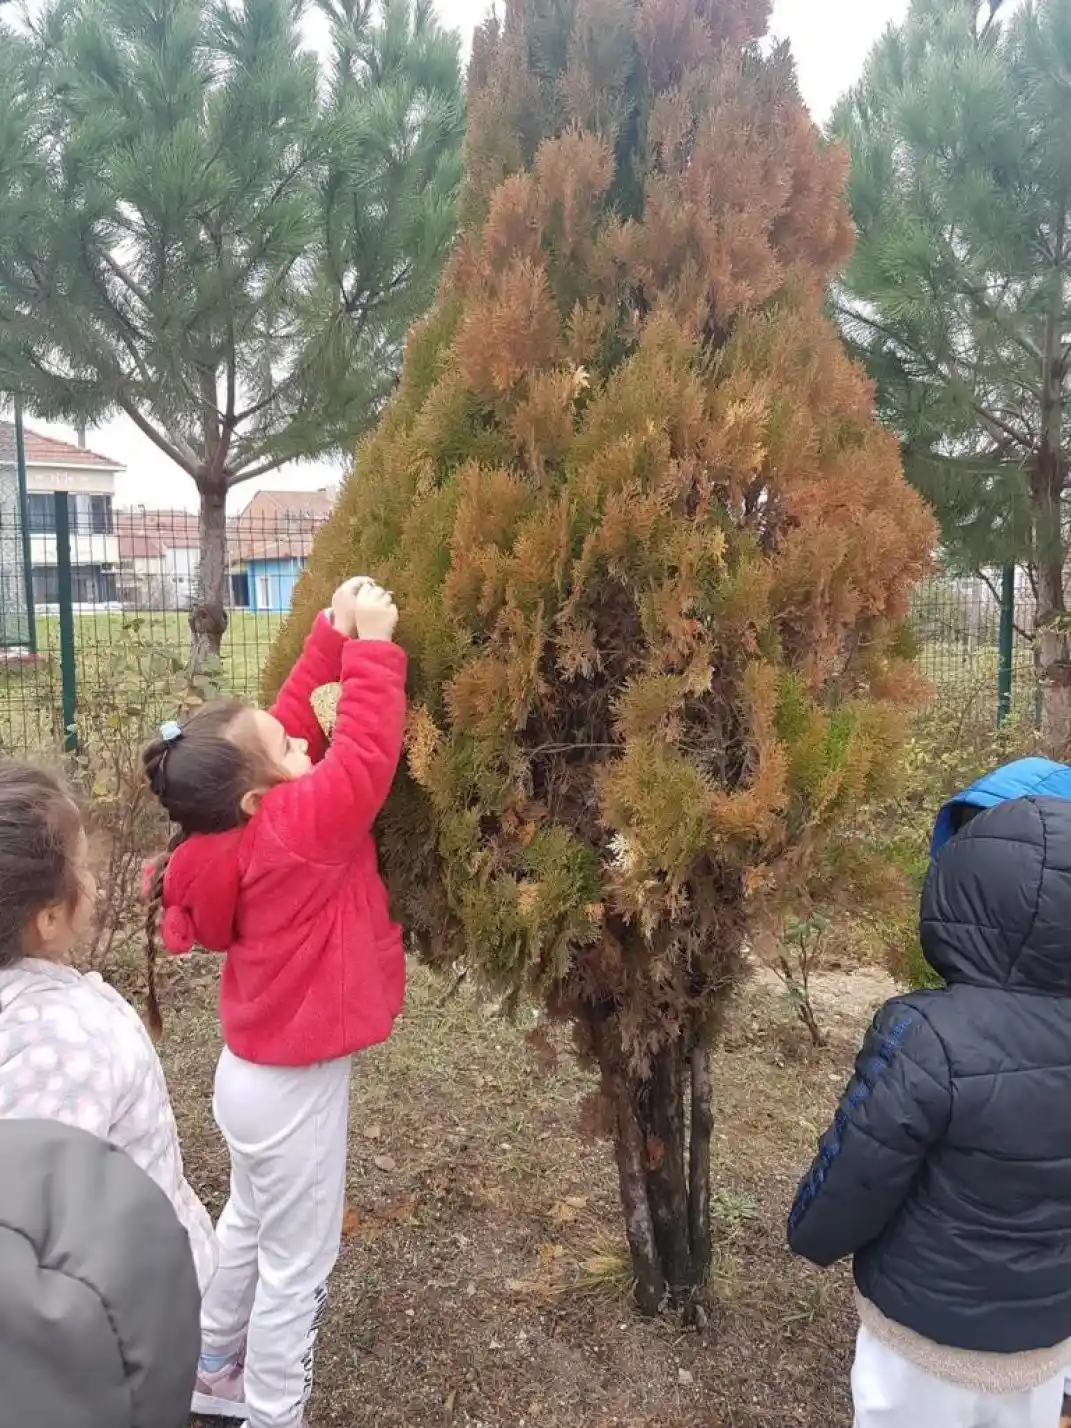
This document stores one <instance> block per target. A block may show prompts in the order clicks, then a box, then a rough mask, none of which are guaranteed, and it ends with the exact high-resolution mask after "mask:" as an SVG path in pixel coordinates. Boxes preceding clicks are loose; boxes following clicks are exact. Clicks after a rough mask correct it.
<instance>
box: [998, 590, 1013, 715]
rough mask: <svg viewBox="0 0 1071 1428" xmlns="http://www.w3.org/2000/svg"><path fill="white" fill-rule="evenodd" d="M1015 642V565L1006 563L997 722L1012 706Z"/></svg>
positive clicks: (1001, 607)
mask: <svg viewBox="0 0 1071 1428" xmlns="http://www.w3.org/2000/svg"><path fill="white" fill-rule="evenodd" d="M1014 643H1015V566H1014V565H1006V566H1005V567H1004V571H1003V575H1002V578H1001V582H1000V655H999V662H998V664H997V723H998V724H1003V723H1004V721H1005V719H1007V717H1008V715H1009V714H1010V713H1011V707H1012V660H1013V647H1014Z"/></svg>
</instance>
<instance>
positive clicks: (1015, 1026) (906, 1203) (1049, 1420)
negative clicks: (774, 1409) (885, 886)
mask: <svg viewBox="0 0 1071 1428" xmlns="http://www.w3.org/2000/svg"><path fill="white" fill-rule="evenodd" d="M920 927H921V938H922V946H923V951H924V953H925V955H926V958H927V960H928V961H929V963H930V964H931V966H933V967H934V969H935V970H936V971H937V972H938V973H939V974H940V975H941V976H942V977H943V978H944V979H945V981H946V982H947V984H948V985H947V986H946V987H944V988H942V989H941V990H940V991H929V992H916V993H912V994H911V995H908V996H904V997H896V998H894V999H893V1000H892V1001H890V1002H888V1003H886V1005H885V1006H884V1007H883V1008H882V1009H881V1010H880V1011H879V1012H878V1014H877V1016H876V1017H875V1019H874V1024H873V1026H872V1027H871V1029H870V1031H869V1032H868V1034H867V1037H866V1040H865V1041H864V1043H863V1047H862V1050H861V1052H860V1054H859V1058H858V1060H857V1062H856V1071H855V1076H854V1078H853V1080H852V1082H851V1084H850V1085H849V1087H848V1089H847V1091H846V1092H845V1095H844V1098H843V1100H842V1101H841V1104H840V1107H839V1108H838V1110H837V1113H836V1116H835V1117H834V1120H833V1124H832V1125H831V1127H830V1128H829V1130H828V1131H827V1132H826V1134H825V1135H824V1136H823V1138H822V1141H821V1143H820V1145H819V1150H818V1155H817V1157H816V1159H815V1161H814V1164H813V1165H812V1167H811V1169H810V1172H809V1173H808V1175H807V1176H806V1178H805V1179H804V1180H803V1182H802V1184H801V1185H800V1188H799V1192H798V1194H797V1196H796V1201H795V1204H794V1205H793V1208H792V1213H791V1215H790V1218H789V1242H790V1244H791V1246H792V1248H793V1249H794V1250H795V1251H796V1253H797V1254H801V1255H803V1256H804V1257H805V1258H807V1259H810V1260H812V1261H813V1262H814V1263H816V1264H819V1265H822V1266H826V1265H830V1264H833V1263H834V1262H835V1261H836V1260H839V1259H842V1258H845V1257H846V1256H848V1255H851V1256H853V1257H854V1273H855V1284H856V1298H857V1303H858V1308H859V1316H860V1323H861V1327H860V1330H859V1338H858V1342H857V1347H856V1359H855V1366H854V1369H853V1372H852V1393H853V1398H854V1401H855V1415H856V1416H855V1424H856V1428H929V1425H933V1428H938V1425H939V1428H1055V1425H1056V1424H1057V1422H1058V1420H1059V1417H1060V1408H1061V1402H1062V1398H1063V1386H1064V1370H1065V1367H1066V1366H1067V1364H1068V1363H1069V1362H1071V802H1069V801H1068V800H1066V799H1060V798H1056V799H1048V798H1038V799H1034V798H1028V799H1019V800H1016V801H1013V802H1006V803H1002V804H1000V805H998V806H997V807H994V808H992V809H989V810H988V811H986V812H984V813H981V814H979V815H977V816H976V817H973V818H972V819H971V820H970V821H969V822H968V823H967V824H966V825H965V826H964V827H963V829H962V831H961V832H959V833H958V835H957V836H955V837H953V838H952V839H951V840H950V841H949V842H947V843H946V844H945V845H944V846H943V847H942V848H941V849H940V851H939V852H938V854H937V856H936V858H935V859H934V861H933V864H932V865H931V868H930V871H929V875H928V877H927V880H926V887H925V890H924V892H923V898H922V918H921V924H920Z"/></svg>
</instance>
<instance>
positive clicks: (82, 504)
mask: <svg viewBox="0 0 1071 1428" xmlns="http://www.w3.org/2000/svg"><path fill="white" fill-rule="evenodd" d="M29 501H30V531H31V533H32V534H34V535H55V534H56V501H55V496H54V495H53V494H52V492H51V491H31V492H30V498H29ZM67 513H68V519H69V520H70V525H71V534H72V535H111V534H112V532H113V529H114V525H113V520H112V498H111V496H84V495H81V494H78V495H72V496H68V497H67Z"/></svg>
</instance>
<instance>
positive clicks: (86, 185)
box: [0, 0, 464, 654]
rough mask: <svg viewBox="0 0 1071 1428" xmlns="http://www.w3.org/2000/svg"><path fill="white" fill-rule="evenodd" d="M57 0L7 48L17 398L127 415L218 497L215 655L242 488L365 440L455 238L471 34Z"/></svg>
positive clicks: (426, 10)
mask: <svg viewBox="0 0 1071 1428" xmlns="http://www.w3.org/2000/svg"><path fill="white" fill-rule="evenodd" d="M320 9H321V11H322V15H323V16H324V17H325V19H326V24H327V29H328V33H329V36H330V42H331V55H330V60H329V62H328V63H327V65H326V66H324V67H321V66H320V64H319V63H318V62H317V60H316V58H315V56H313V55H312V54H311V53H310V52H309V51H308V49H307V48H306V47H304V46H303V43H302V39H301V31H300V19H301V13H302V5H301V3H300V0H241V3H240V4H238V5H234V4H231V3H229V0H49V3H48V4H47V5H46V6H45V8H44V10H43V11H40V12H38V11H35V12H34V13H35V16H36V18H35V20H34V24H33V29H32V30H30V31H24V32H22V33H11V32H10V31H5V32H4V33H3V34H2V35H0V39H2V40H3V42H4V43H3V47H2V52H0V98H2V99H3V101H4V114H3V117H2V118H0V193H2V194H3V201H2V203H0V391H12V390H14V391H17V392H20V393H21V394H22V396H23V398H24V399H25V400H26V402H27V404H28V405H29V406H30V408H31V409H32V410H34V411H36V412H37V413H38V414H40V415H42V416H46V417H54V418H60V419H65V420H68V421H72V422H75V423H78V424H84V423H86V422H89V423H90V424H92V423H93V422H94V421H96V420H98V419H100V418H102V417H104V416H107V415H111V414H114V413H117V412H123V413H126V415H127V416H129V417H130V418H131V419H132V420H133V421H134V422H135V423H136V424H137V425H138V427H140V429H141V430H142V431H143V432H144V433H145V434H146V435H147V436H148V437H150V439H151V440H152V441H153V442H154V443H155V444H156V446H157V447H158V448H159V449H160V450H161V451H162V452H164V453H165V455H166V456H168V457H169V458H170V459H171V460H172V461H173V462H174V463H175V464H176V466H178V467H179V468H180V469H181V470H182V471H184V472H186V473H187V475H189V476H190V477H191V478H192V479H193V481H194V482H195V484H196V486H197V490H198V492H199V494H200V502H201V535H202V560H201V586H202V591H201V599H200V602H199V604H198V606H197V608H196V609H195V610H194V612H193V614H192V616H191V626H192V629H193V632H194V637H195V654H196V653H198V652H200V653H203V652H205V651H211V650H218V649H219V641H220V638H221V636H222V634H223V631H224V629H225V627H226V609H225V606H226V595H227V561H226V520H225V509H226V500H227V494H228V492H229V491H230V490H231V489H233V487H234V486H235V485H236V484H237V483H239V482H241V481H247V480H250V479H252V478H253V477H256V476H261V475H264V474H265V473H266V472H269V471H272V470H274V469H275V468H276V467H278V466H280V465H282V464H283V463H285V462H287V461H290V460H293V459H297V458H310V457H317V456H320V455H323V454H324V453H326V452H330V451H332V450H341V449H343V448H350V447H352V444H353V442H354V441H355V440H356V439H357V437H358V436H359V435H360V434H361V433H362V432H363V431H364V430H366V429H367V428H368V426H369V425H370V423H371V422H372V421H373V420H374V418H375V416H376V415H377V414H378V412H379V410H380V409H381V407H382V404H383V401H384V400H385V398H386V396H387V395H388V393H389V392H390V391H391V390H392V388H393V385H394V382H395V378H396V374H397V367H398V363H399V362H400V359H401V351H402V346H403V342H404V337H405V332H406V330H407V328H408V327H409V325H410V323H411V322H412V321H413V320H414V319H415V318H416V317H417V316H419V315H420V314H421V313H422V312H424V311H426V309H427V305H428V303H429V302H430V301H431V299H432V297H433V296H434V291H435V284H436V282H437V280H438V277H439V273H440V271H441V267H442V263H443V261H444V260H445V257H446V254H447V252H448V250H449V245H450V243H451V241H452V238H453V234H454V231H455V197H456V190H457V185H458V182H459V180H460V173H461V169H460V146H461V140H462V137H463V129H464V107H463V98H462V92H461V77H460V68H459V60H458V46H457V39H456V37H455V36H453V35H446V34H444V33H443V31H442V30H441V29H440V28H439V27H438V25H437V23H436V21H435V18H434V12H433V10H432V9H431V6H430V4H429V3H428V0H415V3H414V4H413V5H410V3H409V0H387V3H386V4H385V5H384V6H381V7H376V8H374V7H373V4H372V0H320Z"/></svg>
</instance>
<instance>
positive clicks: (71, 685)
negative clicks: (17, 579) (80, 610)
mask: <svg viewBox="0 0 1071 1428" xmlns="http://www.w3.org/2000/svg"><path fill="white" fill-rule="evenodd" d="M52 499H53V501H54V502H55V511H56V522H55V524H56V585H57V593H58V594H59V637H60V688H61V701H62V708H63V746H64V748H65V749H66V750H67V752H68V753H69V754H76V753H77V752H78V732H77V730H76V728H75V718H76V715H77V709H78V673H77V668H76V665H75V658H74V583H73V581H72V580H71V511H70V505H69V504H68V500H67V492H66V491H56V492H55V493H54V494H53V497H52Z"/></svg>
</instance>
